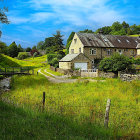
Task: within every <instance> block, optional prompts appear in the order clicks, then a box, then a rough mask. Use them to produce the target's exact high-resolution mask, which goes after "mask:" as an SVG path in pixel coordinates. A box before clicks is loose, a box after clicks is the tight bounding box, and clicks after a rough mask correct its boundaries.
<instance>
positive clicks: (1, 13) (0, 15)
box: [0, 0, 9, 37]
mask: <svg viewBox="0 0 140 140" xmlns="http://www.w3.org/2000/svg"><path fill="white" fill-rule="evenodd" d="M0 1H2V0H0ZM6 12H8V8H6V7H4V8H0V22H1V23H5V24H9V21H8V18H7V15H6V14H5V13H6ZM1 34H2V32H1V31H0V37H1Z"/></svg>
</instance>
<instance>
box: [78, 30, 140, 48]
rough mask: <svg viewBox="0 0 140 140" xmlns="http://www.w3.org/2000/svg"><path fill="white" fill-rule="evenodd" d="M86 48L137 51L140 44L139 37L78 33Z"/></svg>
mask: <svg viewBox="0 0 140 140" xmlns="http://www.w3.org/2000/svg"><path fill="white" fill-rule="evenodd" d="M76 34H77V35H78V37H79V39H80V40H81V42H82V43H83V45H84V46H85V47H86V46H92V47H103V48H104V47H105V48H107V47H108V48H132V49H136V47H137V45H138V43H140V38H139V37H130V36H119V35H102V34H93V33H76Z"/></svg>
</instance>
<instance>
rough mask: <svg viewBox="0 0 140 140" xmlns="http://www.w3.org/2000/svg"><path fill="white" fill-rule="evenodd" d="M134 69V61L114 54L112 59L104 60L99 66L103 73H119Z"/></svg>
mask: <svg viewBox="0 0 140 140" xmlns="http://www.w3.org/2000/svg"><path fill="white" fill-rule="evenodd" d="M131 68H132V60H131V59H130V58H129V57H127V56H124V55H120V54H114V55H113V56H111V57H108V58H104V59H103V60H101V62H100V64H99V69H100V70H103V71H112V72H115V73H116V72H118V71H122V70H126V69H128V70H129V69H131Z"/></svg>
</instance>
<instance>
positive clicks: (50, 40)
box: [44, 37, 55, 49]
mask: <svg viewBox="0 0 140 140" xmlns="http://www.w3.org/2000/svg"><path fill="white" fill-rule="evenodd" d="M52 46H55V39H54V37H48V38H45V42H44V48H45V49H46V48H48V47H52Z"/></svg>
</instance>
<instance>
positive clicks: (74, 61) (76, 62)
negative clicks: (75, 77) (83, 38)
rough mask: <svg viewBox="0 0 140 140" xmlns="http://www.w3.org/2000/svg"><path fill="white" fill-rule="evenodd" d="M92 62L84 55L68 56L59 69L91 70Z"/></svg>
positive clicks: (61, 61)
mask: <svg viewBox="0 0 140 140" xmlns="http://www.w3.org/2000/svg"><path fill="white" fill-rule="evenodd" d="M91 63H92V61H91V60H90V59H89V58H88V57H86V56H85V55H84V54H83V53H77V54H67V55H66V56H65V57H63V58H62V59H61V60H60V61H59V68H61V69H81V70H87V69H91Z"/></svg>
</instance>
